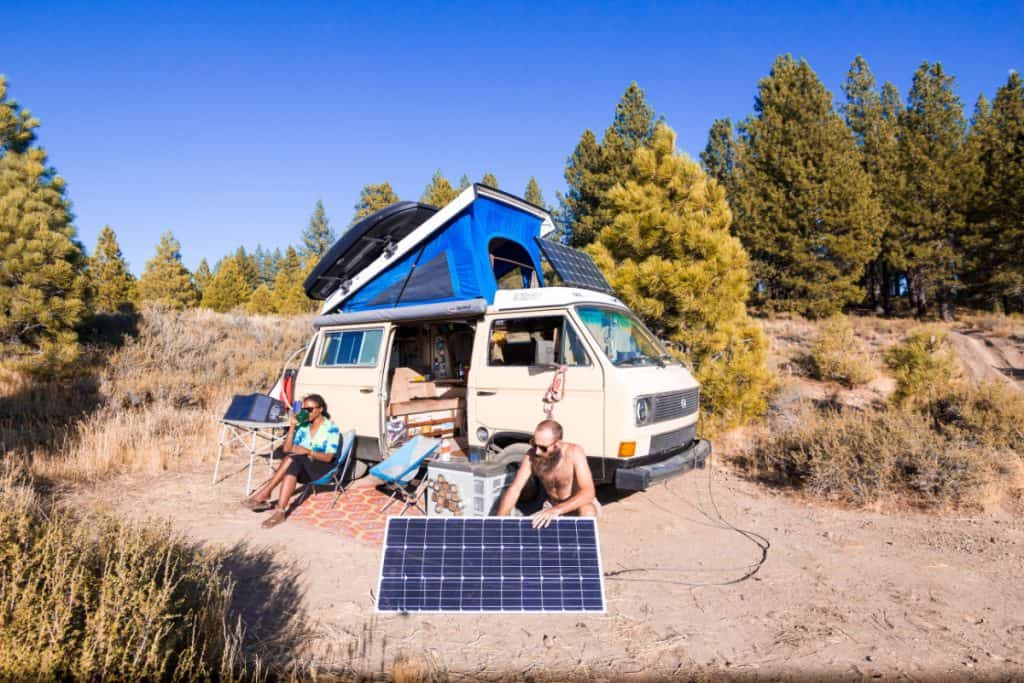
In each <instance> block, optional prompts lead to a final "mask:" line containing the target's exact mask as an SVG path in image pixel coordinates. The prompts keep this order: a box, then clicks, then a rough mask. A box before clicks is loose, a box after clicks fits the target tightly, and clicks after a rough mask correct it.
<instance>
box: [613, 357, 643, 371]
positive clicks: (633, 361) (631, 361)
mask: <svg viewBox="0 0 1024 683" xmlns="http://www.w3.org/2000/svg"><path fill="white" fill-rule="evenodd" d="M649 360H650V358H648V357H647V356H633V357H632V358H623V359H622V360H620V361H617V362H616V363H615V366H616V367H619V368H621V367H622V366H624V365H646V364H647V363H646V361H649Z"/></svg>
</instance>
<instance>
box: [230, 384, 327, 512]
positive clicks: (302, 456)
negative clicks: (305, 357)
mask: <svg viewBox="0 0 1024 683" xmlns="http://www.w3.org/2000/svg"><path fill="white" fill-rule="evenodd" d="M302 409H303V410H305V411H306V412H307V414H308V415H309V421H308V422H306V423H305V424H301V425H300V424H299V421H298V418H297V416H295V415H292V419H291V424H290V425H289V427H288V436H287V437H285V440H284V453H285V458H284V460H283V461H282V462H281V466H280V467H278V468H277V471H275V472H274V476H273V477H271V478H270V481H268V482H267V483H266V484H264V486H263V488H261V489H260V490H259V491H257V492H256V493H254V494H252V496H250V497H249V498H246V499H245V500H244V501H242V504H243V505H245V506H246V507H247V508H249V509H250V510H253V511H254V512H263V511H264V510H269V509H271V508H272V507H273V505H271V503H270V495H271V493H273V491H274V488H276V487H277V485H278V484H280V485H281V491H280V493H279V495H278V497H277V509H276V510H274V514H273V515H271V516H270V517H268V518H267V519H266V520H264V522H263V528H264V529H270V528H271V527H275V526H277V525H278V524H280V523H281V522H283V521H284V520H285V519H286V518H287V516H288V503H289V502H290V501H291V498H292V493H294V492H295V485H296V483H297V482H302V483H303V484H308V483H309V482H311V481H316V480H317V479H319V478H320V477H322V476H324V475H325V474H327V473H328V472H329V471H330V469H331V466H332V465H333V463H334V457H335V456H336V455H337V453H338V442H339V440H340V439H341V430H340V429H339V428H338V425H336V424H334V422H332V421H331V416H330V414H328V412H327V404H326V403H325V402H324V399H323V397H322V396H321V395H320V394H310V395H309V396H306V397H305V398H304V399H302Z"/></svg>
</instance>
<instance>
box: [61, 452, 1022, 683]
mask: <svg viewBox="0 0 1024 683" xmlns="http://www.w3.org/2000/svg"><path fill="white" fill-rule="evenodd" d="M713 473H714V474H713V478H712V479H711V480H710V490H709V478H708V477H709V476H711V474H712V470H705V471H697V472H694V473H691V474H689V475H687V476H686V477H684V478H681V479H678V480H675V481H673V482H671V483H669V484H668V485H662V486H658V487H657V488H655V489H653V490H651V491H647V492H644V493H640V494H634V495H630V496H627V497H624V498H622V499H619V500H608V502H607V505H606V507H605V514H604V517H603V518H602V519H601V521H600V527H599V528H600V534H601V545H602V560H603V562H604V568H605V571H606V572H616V571H618V570H622V569H635V568H649V569H655V570H658V571H648V572H630V573H625V574H620V575H618V576H615V577H609V578H608V579H607V583H606V592H607V599H608V606H609V610H608V614H607V615H605V616H598V617H593V616H579V615H574V616H570V615H565V616H562V615H545V616H536V615H531V616H527V615H488V616H479V615H467V616H459V615H427V616H375V615H374V614H373V612H372V605H373V595H372V593H373V590H374V589H375V587H376V573H377V571H378V565H379V558H380V555H379V553H380V551H379V549H377V548H373V547H369V546H365V545H361V544H358V543H356V542H354V541H349V540H346V539H342V538H339V537H337V536H332V535H328V534H325V533H323V532H319V531H316V530H314V529H311V528H308V527H304V526H301V525H299V524H298V523H291V524H285V525H283V526H282V527H279V528H277V529H275V530H272V531H263V530H261V529H260V528H259V519H260V518H259V516H257V515H254V514H252V513H250V512H248V511H245V510H243V509H241V508H240V507H239V506H238V505H237V499H238V497H239V491H240V489H241V486H240V485H239V484H240V480H238V479H237V478H236V479H229V480H228V481H227V482H224V483H222V484H219V485H218V486H217V487H215V488H211V486H210V484H209V479H208V476H209V472H208V471H206V470H205V469H203V470H199V471H196V472H193V473H189V474H168V475H165V476H164V477H162V478H161V479H160V480H159V481H152V480H149V481H146V482H134V483H133V482H124V483H123V486H124V488H123V489H122V491H123V494H124V495H122V496H120V497H119V501H118V503H117V504H116V509H117V510H118V511H119V512H122V513H126V514H131V515H135V516H140V515H144V514H159V515H164V516H168V517H170V518H171V519H172V520H173V521H174V524H175V525H176V526H178V527H179V528H181V529H183V530H185V531H186V532H187V533H188V534H189V535H191V536H192V537H194V538H195V539H197V540H200V541H202V542H211V543H216V544H225V545H233V544H235V543H238V542H246V543H248V544H249V545H250V546H251V547H253V548H266V549H268V550H269V551H271V552H272V553H273V555H274V556H275V557H276V558H277V562H278V563H280V564H283V565H285V566H286V567H287V569H286V570H285V571H284V573H288V571H291V572H293V574H294V576H295V577H296V578H295V581H296V582H297V583H298V585H299V586H300V588H301V589H302V590H303V591H304V594H305V599H304V601H305V604H306V606H307V608H308V612H309V615H310V617H311V619H312V620H313V621H314V622H315V624H314V630H315V633H316V637H315V638H313V639H312V640H309V641H307V642H309V643H310V652H311V653H313V654H314V655H315V656H316V657H318V658H319V659H321V660H322V662H323V664H325V665H326V666H328V667H337V666H342V667H345V668H351V669H356V670H359V671H361V672H364V673H369V674H373V673H379V672H382V671H389V670H390V668H391V666H392V664H393V662H394V661H395V659H396V658H401V657H411V658H414V659H418V660H420V661H421V662H423V663H425V664H426V665H428V666H429V667H430V668H431V669H433V670H436V671H442V672H447V673H448V674H449V675H451V676H453V677H455V676H456V675H457V674H463V675H469V676H471V677H474V678H476V677H485V678H505V677H509V678H517V679H518V678H521V677H522V676H534V677H541V678H543V677H547V676H552V677H561V678H563V679H564V678H573V679H580V680H595V679H620V678H621V679H648V678H664V677H666V676H679V675H682V674H683V673H684V672H688V673H691V674H696V675H703V674H711V675H714V674H715V673H719V674H721V673H727V674H732V675H735V676H740V677H754V678H761V677H769V678H775V677H780V676H781V677H783V678H789V677H796V678H817V677H820V676H823V675H828V676H829V677H830V678H835V677H841V678H849V679H859V678H861V677H872V676H881V677H883V678H887V679H891V678H908V679H920V678H934V677H944V678H945V677H951V678H960V677H981V678H986V679H988V678H990V677H995V678H1006V677H1020V676H1024V583H1022V582H1021V581H1020V577H1021V576H1024V520H1021V519H1020V518H1012V517H1005V518H1001V517H979V518H940V517H934V516H918V515H907V514H898V515H882V514H876V513H870V512H860V511H842V510H836V509H831V508H827V507H823V506H818V505H805V504H802V503H801V502H799V501H795V500H793V499H792V498H790V497H788V496H783V495H779V494H776V493H775V492H772V491H769V490H765V489H763V488H760V487H758V486H755V485H754V484H751V483H749V482H747V481H745V480H741V479H738V478H736V477H733V476H731V475H730V474H728V473H727V472H725V471H723V470H722V469H714V470H713ZM115 490H116V489H115ZM153 492H159V494H158V495H154V494H153ZM709 494H712V495H713V500H712V497H711V495H709ZM94 496H95V494H89V495H88V496H84V495H83V494H79V495H77V496H76V503H78V504H81V503H85V504H87V505H89V506H91V507H95V506H96V505H97V500H98V499H97V498H95V497H94ZM716 505H717V510H720V512H721V517H720V516H719V514H718V512H717V511H716ZM723 518H724V519H725V520H728V521H729V522H730V523H733V524H735V525H737V526H739V527H742V528H744V529H746V530H749V531H751V532H754V533H756V534H759V535H760V536H762V537H764V539H766V540H767V541H768V542H769V543H770V548H769V549H768V554H767V560H766V561H765V563H764V565H763V566H762V567H761V569H760V571H759V572H758V573H757V574H756V575H755V576H754V577H752V578H750V579H747V580H744V581H741V582H739V583H735V584H732V585H715V584H723V583H727V582H728V581H731V580H734V579H736V578H738V577H741V576H743V575H744V574H746V573H747V572H748V569H749V568H750V567H751V565H752V564H753V563H756V562H757V560H758V559H759V558H760V557H761V550H760V549H759V547H758V546H757V545H755V544H754V543H753V542H751V540H749V539H748V538H747V537H745V536H743V535H741V534H739V533H737V532H736V531H734V530H732V529H730V528H728V527H727V526H725V525H724V524H722V522H721V519H723ZM263 579H264V577H262V576H258V575H254V574H253V572H252V571H251V570H250V571H249V573H248V574H247V575H243V576H242V580H241V584H240V592H241V594H242V596H243V598H244V599H245V602H246V603H247V605H248V607H247V611H248V612H249V614H250V616H251V618H255V617H256V615H257V614H259V611H260V610H259V605H260V602H261V600H263V599H265V596H262V595H260V594H259V592H260V591H262V590H265V588H260V587H261V586H264V585H265V582H264V581H263ZM627 579H628V580H627Z"/></svg>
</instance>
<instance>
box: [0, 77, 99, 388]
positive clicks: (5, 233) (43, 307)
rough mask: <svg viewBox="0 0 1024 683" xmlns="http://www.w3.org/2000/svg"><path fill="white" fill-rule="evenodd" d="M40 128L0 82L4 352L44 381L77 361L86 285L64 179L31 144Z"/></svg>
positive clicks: (0, 340) (8, 360) (6, 359)
mask: <svg viewBox="0 0 1024 683" xmlns="http://www.w3.org/2000/svg"><path fill="white" fill-rule="evenodd" d="M38 125H39V122H38V121H37V120H36V119H34V118H33V117H32V116H31V114H30V113H29V112H28V111H26V110H23V109H22V108H21V107H20V105H19V104H18V103H17V102H16V101H14V100H11V99H9V98H8V96H7V83H6V81H4V80H3V79H2V78H0V345H2V348H3V353H2V356H3V363H4V364H5V365H9V366H12V367H15V368H19V369H22V370H27V371H32V372H38V373H44V374H45V373H59V372H61V371H63V370H65V369H67V368H68V367H70V366H71V365H72V364H73V362H74V361H75V359H76V358H77V356H78V351H79V347H78V337H77V335H76V333H75V328H76V326H77V325H78V324H79V323H80V322H81V321H82V320H83V318H84V317H85V315H86V314H87V313H88V305H87V297H88V284H89V283H88V277H87V274H86V263H87V261H86V258H85V255H84V253H83V250H82V248H81V245H80V244H79V243H78V241H77V240H76V236H75V229H74V226H73V225H72V222H71V221H72V217H71V211H70V208H69V205H68V201H67V199H66V198H65V185H64V180H63V179H62V178H61V177H60V176H58V175H57V174H56V172H55V171H54V169H53V168H51V167H49V166H48V165H47V158H46V152H45V151H44V150H43V149H41V148H40V147H38V146H34V145H33V143H34V142H35V133H34V129H35V128H36V127H37V126H38Z"/></svg>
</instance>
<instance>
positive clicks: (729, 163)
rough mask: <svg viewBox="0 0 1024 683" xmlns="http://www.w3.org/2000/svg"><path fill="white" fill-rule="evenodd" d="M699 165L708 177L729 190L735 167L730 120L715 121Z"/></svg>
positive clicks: (734, 150)
mask: <svg viewBox="0 0 1024 683" xmlns="http://www.w3.org/2000/svg"><path fill="white" fill-rule="evenodd" d="M700 160H701V165H702V166H703V167H704V170H705V171H706V172H707V174H708V175H709V176H711V177H712V178H714V179H715V180H717V181H718V184H719V185H721V186H722V187H724V188H725V189H726V191H728V190H729V186H730V184H731V183H732V169H733V167H734V166H735V165H736V134H735V133H734V132H733V129H732V119H729V118H728V117H726V118H724V119H715V121H714V123H712V124H711V130H710V131H708V144H707V146H706V147H705V148H704V151H703V152H701V153H700Z"/></svg>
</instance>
